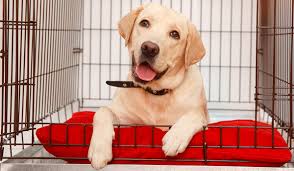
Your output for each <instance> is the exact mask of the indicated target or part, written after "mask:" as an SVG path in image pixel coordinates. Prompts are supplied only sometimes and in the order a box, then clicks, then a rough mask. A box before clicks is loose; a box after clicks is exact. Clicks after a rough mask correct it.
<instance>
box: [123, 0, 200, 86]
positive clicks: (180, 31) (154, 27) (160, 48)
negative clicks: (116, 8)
mask: <svg viewBox="0 0 294 171" xmlns="http://www.w3.org/2000/svg"><path fill="white" fill-rule="evenodd" d="M119 32H120V34H121V36H122V37H123V38H124V39H125V41H126V45H127V46H128V48H129V54H130V56H131V57H132V77H133V79H134V80H135V81H136V82H138V83H140V84H149V85H151V84H154V83H155V84H159V85H160V87H162V88H167V87H164V85H162V84H163V83H164V82H166V81H165V80H167V79H168V80H169V85H170V84H171V82H175V84H178V83H176V82H180V81H173V80H171V79H174V80H181V79H182V78H183V77H184V72H179V71H180V70H185V69H187V68H188V67H189V66H190V65H191V64H194V63H196V62H198V61H199V60H200V59H201V58H202V57H203V56H204V54H205V50H204V47H203V44H202V41H201V39H200V37H199V35H198V33H197V31H196V28H195V26H193V25H192V24H191V23H190V22H189V21H188V20H187V19H186V18H185V17H184V16H183V15H180V14H178V13H176V12H175V11H173V10H171V9H168V8H165V7H162V6H160V5H159V4H153V3H151V4H147V5H145V6H141V7H139V8H138V9H136V10H134V11H132V12H131V13H129V14H128V15H127V16H125V17H124V18H123V19H121V21H120V23H119ZM179 73H181V74H179ZM173 86H177V85H173Z"/></svg>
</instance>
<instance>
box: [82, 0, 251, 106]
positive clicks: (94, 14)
mask: <svg viewBox="0 0 294 171" xmlns="http://www.w3.org/2000/svg"><path fill="white" fill-rule="evenodd" d="M148 2H150V1H147V0H85V1H84V26H83V29H84V31H83V48H84V51H83V52H84V53H83V65H82V83H83V84H82V86H81V90H82V91H81V96H82V98H83V106H86V107H88V106H97V105H99V104H101V102H104V101H105V102H106V103H108V100H109V99H111V97H112V95H113V94H114V92H115V88H113V87H109V86H107V85H106V84H105V81H107V80H125V78H126V75H127V72H128V70H129V64H130V61H129V57H128V54H127V49H126V48H125V47H124V41H123V39H121V38H120V37H119V34H118V32H117V23H118V21H119V19H120V18H121V17H122V16H124V15H126V14H127V13H128V12H129V11H130V10H131V9H135V8H136V7H138V6H139V5H140V4H142V3H148ZM152 2H157V3H162V4H163V5H165V6H167V7H171V8H173V9H175V10H177V11H179V12H182V13H183V14H185V15H186V16H187V17H188V18H189V19H190V20H191V21H192V22H193V23H194V24H195V25H196V27H197V28H198V30H199V31H200V33H201V36H202V40H203V42H204V44H205V47H206V49H207V54H206V56H205V58H204V59H203V60H202V61H201V63H200V69H201V72H202V74H203V77H204V80H205V87H206V95H207V99H208V101H209V108H210V109H236V110H239V109H242V110H252V109H254V106H253V103H252V102H253V101H254V99H253V98H254V85H255V81H254V80H255V37H256V35H255V29H256V25H255V19H256V1H255V0H153V1H152Z"/></svg>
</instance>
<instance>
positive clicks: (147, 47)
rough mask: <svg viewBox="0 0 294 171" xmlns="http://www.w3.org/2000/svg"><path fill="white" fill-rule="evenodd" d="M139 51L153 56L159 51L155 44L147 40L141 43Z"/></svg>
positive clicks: (147, 55)
mask: <svg viewBox="0 0 294 171" xmlns="http://www.w3.org/2000/svg"><path fill="white" fill-rule="evenodd" d="M141 51H142V54H143V55H145V56H146V57H150V58H153V57H155V56H156V55H157V54H158V53H159V47H158V45H157V44H155V43H152V42H150V41H147V42H144V43H143V44H142V46H141Z"/></svg>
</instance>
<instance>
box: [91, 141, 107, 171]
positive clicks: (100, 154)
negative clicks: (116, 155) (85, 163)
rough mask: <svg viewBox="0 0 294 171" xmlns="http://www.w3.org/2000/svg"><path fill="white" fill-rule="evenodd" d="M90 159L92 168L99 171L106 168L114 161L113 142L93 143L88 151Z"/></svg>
mask: <svg viewBox="0 0 294 171" xmlns="http://www.w3.org/2000/svg"><path fill="white" fill-rule="evenodd" d="M88 159H89V160H90V162H91V165H92V167H93V168H95V169H97V170H98V169H101V168H103V167H105V166H106V165H107V163H108V162H110V161H111V159H112V143H111V141H110V142H109V141H105V140H95V141H93V142H91V144H90V148H89V151H88Z"/></svg>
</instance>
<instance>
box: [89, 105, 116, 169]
mask: <svg viewBox="0 0 294 171" xmlns="http://www.w3.org/2000/svg"><path fill="white" fill-rule="evenodd" d="M113 123H114V114H113V113H112V111H111V110H110V109H109V108H107V107H102V108H100V109H99V110H98V111H97V112H96V113H95V115H94V119H93V134H92V138H91V143H90V148H89V151H88V158H89V160H90V161H91V165H92V167H93V168H95V169H100V168H103V167H104V166H106V165H107V163H108V162H109V161H111V159H112V140H113V138H114V129H113Z"/></svg>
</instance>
